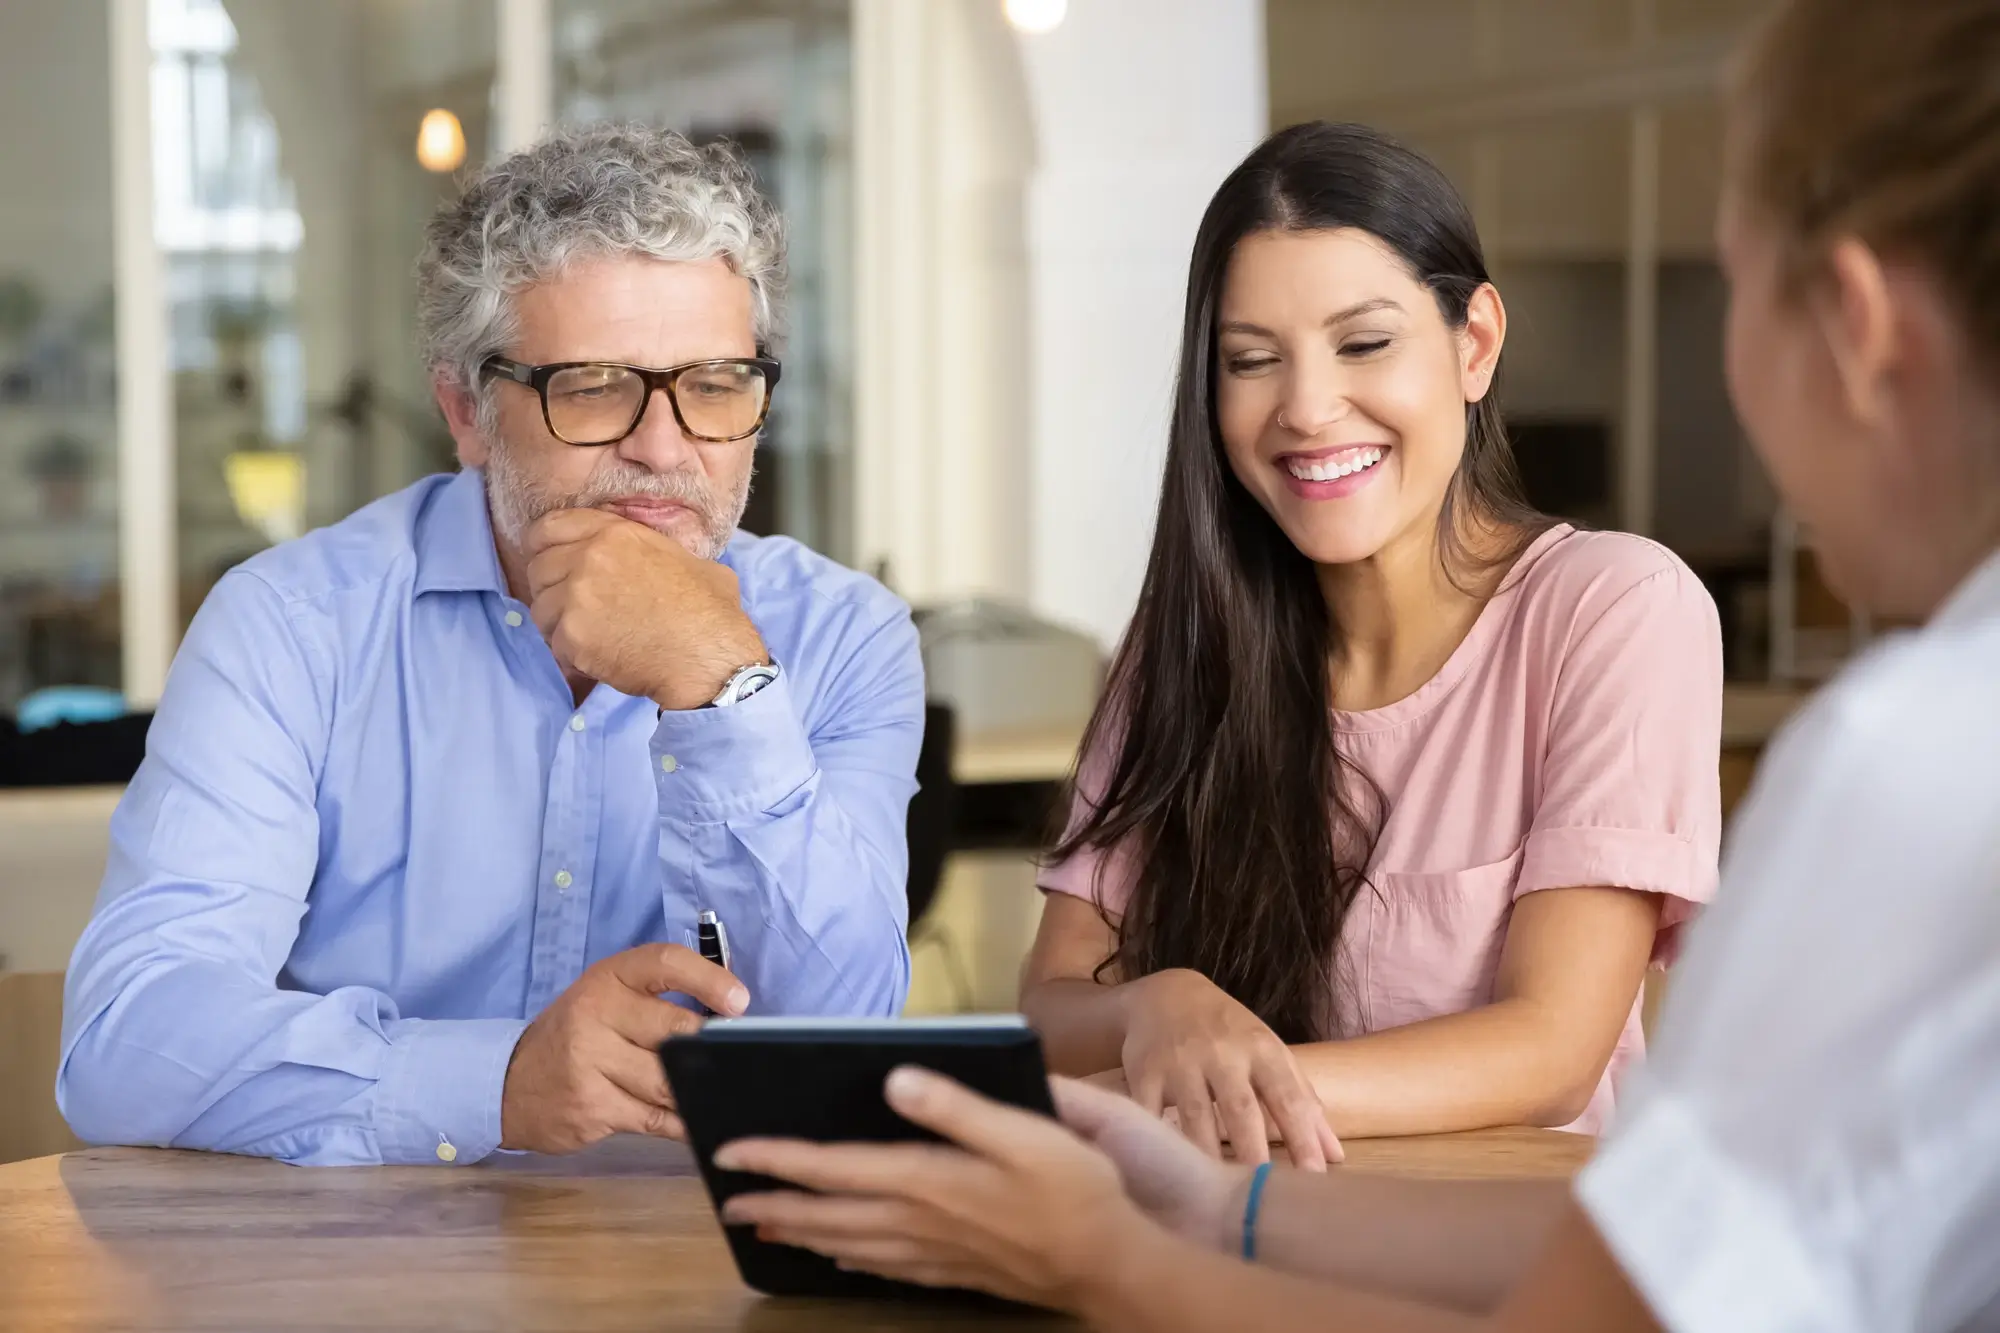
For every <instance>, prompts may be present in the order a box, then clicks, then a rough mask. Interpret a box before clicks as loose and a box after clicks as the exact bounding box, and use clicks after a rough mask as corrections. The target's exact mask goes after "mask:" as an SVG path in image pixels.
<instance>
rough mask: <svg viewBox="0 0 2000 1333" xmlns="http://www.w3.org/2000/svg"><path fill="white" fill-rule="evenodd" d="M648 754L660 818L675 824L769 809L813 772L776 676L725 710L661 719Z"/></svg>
mask: <svg viewBox="0 0 2000 1333" xmlns="http://www.w3.org/2000/svg"><path fill="white" fill-rule="evenodd" d="M652 750H653V780H654V783H655V785H656V786H657V787H658V789H659V794H660V817H661V818H662V819H668V820H674V821H676V822H680V823H690V824H701V823H719V822H721V821H723V820H727V819H732V818H736V817H738V816H742V815H748V814H761V813H764V812H767V811H770V810H772V809H773V808H775V807H776V806H778V805H779V804H781V803H782V802H783V801H784V800H785V798H786V797H788V796H790V795H791V794H792V793H793V792H796V791H798V790H799V788H801V787H803V786H805V785H806V784H807V783H809V782H811V781H812V779H813V775H814V774H815V773H817V772H818V771H819V769H818V765H817V763H816V762H815V760H814V759H813V751H812V742H811V741H810V740H809V739H808V738H807V736H806V729H805V724H804V723H803V722H801V721H800V720H799V715H798V713H797V711H796V710H795V709H793V707H792V689H791V678H790V677H789V676H786V675H784V674H783V673H782V672H781V673H780V674H779V676H778V678H777V679H776V680H774V681H772V682H771V683H770V684H769V685H766V686H765V687H764V688H763V689H761V690H759V691H757V693H755V694H753V695H751V696H750V697H749V698H748V699H745V700H744V701H743V702H742V703H739V704H732V705H731V706H730V707H728V708H690V709H686V710H684V711H678V712H665V713H662V714H661V715H660V722H659V725H658V726H657V727H655V728H654V729H653V742H652Z"/></svg>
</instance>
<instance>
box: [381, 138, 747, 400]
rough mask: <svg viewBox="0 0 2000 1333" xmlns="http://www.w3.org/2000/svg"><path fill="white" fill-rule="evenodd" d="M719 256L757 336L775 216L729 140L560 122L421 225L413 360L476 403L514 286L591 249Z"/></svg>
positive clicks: (506, 332) (511, 325)
mask: <svg viewBox="0 0 2000 1333" xmlns="http://www.w3.org/2000/svg"><path fill="white" fill-rule="evenodd" d="M605 254H626V255H649V256H651V257H652V258H655V259H667V260H675V261H681V262H694V261H699V260H703V259H712V258H715V257H716V256H718V255H719V256H721V257H722V258H723V259H725V260H727V261H728V263H729V265H730V267H732V268H733V269H735V270H736V271H737V272H738V273H741V274H742V275H743V276H744V277H745V278H747V279H749V282H750V294H751V303H752V305H751V308H752V318H753V321H754V328H755V332H756V337H757V342H758V344H759V346H760V347H765V348H772V347H774V345H775V343H776V342H777V339H778V337H779V334H780V332H781V326H782V322H783V319H782V317H783V303H784V285H785V234H784V224H783V222H782V220H781V219H780V218H779V216H778V213H777V210H776V209H775V208H773V207H772V206H771V202H770V201H769V200H768V199H766V198H765V197H764V195H763V194H762V193H760V192H759V191H758V189H757V184H756V180H755V178H754V176H753V175H752V173H751V170H750V165H749V163H748V162H746V161H745V160H744V159H743V156H742V154H741V153H739V152H738V151H737V150H736V149H735V148H734V147H732V146H730V145H728V144H720V143H718V144H710V145H707V146H705V147H699V148H698V147H696V146H695V145H694V144H692V143H690V142H688V140H687V139H686V138H684V137H683V136H681V135H679V134H676V133H674V132H673V131H672V130H659V129H652V128H649V127H647V126H644V125H592V126H589V127H587V128H583V129H572V130H560V131H557V132H556V133H554V134H551V135H549V136H548V137H547V138H545V139H543V140H542V141H541V142H540V143H537V144H535V145H534V146H533V147H531V148H525V149H523V150H521V151H520V152H518V153H514V154H512V155H511V156H509V157H507V158H505V159H504V160H502V161H500V162H498V163H496V164H495V165H494V166H492V167H490V168H488V169H487V170H486V171H485V172H483V173H482V174H481V175H480V176H479V177H478V178H476V179H475V180H474V181H473V182H472V183H471V184H470V185H469V186H468V187H467V188H466V190H465V192H464V193H463V194H461V195H460V196H459V197H458V199H457V200H456V201H455V202H453V203H451V204H448V205H446V206H445V207H443V208H441V209H439V210H438V212H437V215H436V216H435V217H433V218H432V219H431V222H430V225H429V226H428V227H426V228H425V231H424V253H423V257H422V258H421V259H420V260H419V261H418V263H417V325H418V331H419V338H420V339H421V343H422V349H423V356H424V362H425V364H426V365H427V366H428V367H429V369H430V371H431V373H432V374H433V375H434V376H437V377H438V378H440V379H443V380H445V381H446V382H447V383H450V384H453V385H456V386H458V387H460V388H463V389H467V390H470V391H471V392H473V393H474V394H475V395H476V396H478V397H479V398H480V399H481V400H482V402H483V400H484V398H485V395H484V394H482V393H480V391H479V390H480V381H479V368H480V366H481V365H483V364H484V363H485V361H486V359H487V358H488V357H491V356H496V355H498V354H500V353H501V352H503V351H505V350H506V347H507V345H508V343H509V342H511V341H512V339H513V337H514V334H515V332H516V324H515V315H514V309H513V301H512V300H511V299H510V298H511V297H512V296H513V294H514V293H515V292H518V291H520V290H522V289H523V288H525V287H529V286H532V285H534V284H535V283H537V282H541V281H543V280H545V279H547V278H550V277H553V276H554V275H555V274H557V273H559V272H561V271H562V269H563V267H564V266H565V265H566V264H568V263H569V262H570V261H571V260H573V259H578V258H583V257H586V256H593V255H605Z"/></svg>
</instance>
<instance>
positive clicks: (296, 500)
mask: <svg viewBox="0 0 2000 1333" xmlns="http://www.w3.org/2000/svg"><path fill="white" fill-rule="evenodd" d="M222 472H223V477H224V479H225V480H226V481H227V482H228V483H229V502H230V503H231V504H233V505H235V506H236V513H237V516H238V517H239V518H241V519H242V520H243V521H244V523H246V524H247V525H249V526H250V527H252V528H255V529H256V530H257V531H258V532H261V533H262V534H264V537H265V539H266V540H267V541H270V542H272V543H274V544H275V543H277V542H283V541H290V540H291V539H292V538H294V537H296V536H298V535H299V534H301V533H303V532H304V531H305V510H306V461H305V459H303V458H301V457H299V455H297V454H295V453H289V452H286V451H284V450H281V449H245V450H242V451H240V452H238V453H233V454H231V455H229V457H228V458H226V459H224V460H223V464H222Z"/></svg>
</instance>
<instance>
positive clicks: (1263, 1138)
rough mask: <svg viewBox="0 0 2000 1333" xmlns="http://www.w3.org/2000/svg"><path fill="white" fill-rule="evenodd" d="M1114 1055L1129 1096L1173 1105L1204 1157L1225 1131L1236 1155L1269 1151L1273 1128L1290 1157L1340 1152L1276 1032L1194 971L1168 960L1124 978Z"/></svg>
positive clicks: (1304, 1161)
mask: <svg viewBox="0 0 2000 1333" xmlns="http://www.w3.org/2000/svg"><path fill="white" fill-rule="evenodd" d="M1125 989H1126V991H1127V992H1128V995H1127V999H1126V1004H1127V1006H1128V1007H1127V1011H1126V1019H1125V1045H1124V1050H1123V1052H1122V1054H1121V1059H1122V1061H1123V1064H1124V1069H1125V1080H1126V1082H1127V1083H1128V1084H1129V1085H1130V1087H1131V1089H1132V1097H1133V1100H1135V1101H1137V1102H1138V1103H1139V1105H1140V1106H1142V1107H1144V1108H1145V1109H1146V1110H1148V1111H1150V1112H1152V1113H1153V1114H1154V1115H1159V1114H1162V1113H1163V1112H1164V1111H1165V1109H1166V1108H1167V1107H1170V1106H1171V1107H1172V1108H1173V1109H1174V1111H1175V1113H1176V1114H1177V1116H1178V1117H1179V1120H1180V1127H1181V1132H1182V1133H1183V1134H1185V1135H1187V1136H1188V1138H1189V1140H1191V1141H1192V1142H1193V1143H1194V1144H1195V1146H1196V1147H1198V1148H1200V1149H1201V1150H1202V1151H1204V1152H1206V1153H1208V1154H1209V1155H1210V1156H1211V1157H1220V1156H1221V1155H1222V1140H1223V1139H1224V1138H1225V1137H1226V1138H1227V1139H1228V1140H1229V1142H1230V1145H1231V1146H1232V1147H1233V1148H1234V1149H1235V1154H1236V1160H1237V1161H1239V1162H1250V1163H1256V1162H1262V1161H1264V1160H1266V1158H1268V1157H1269V1156H1270V1148H1269V1144H1270V1139H1271V1134H1272V1131H1273V1130H1276V1131H1277V1133H1278V1135H1279V1136H1280V1137H1282V1138H1283V1139H1284V1141H1285V1148H1286V1151H1287V1152H1289V1153H1290V1155H1291V1159H1292V1163H1293V1165H1295V1166H1300V1167H1303V1168H1305V1169H1306V1170H1308V1171H1323V1170H1325V1169H1326V1164H1327V1163H1328V1162H1338V1161H1339V1160H1340V1159H1341V1150H1340V1142H1339V1140H1338V1139H1337V1138H1335V1137H1334V1133H1333V1128H1332V1126H1330V1125H1329V1124H1327V1120H1326V1111H1325V1110H1324V1109H1323V1108H1322V1107H1321V1106H1320V1102H1319V1095H1318V1094H1317V1093H1316V1092H1314V1091H1313V1087H1312V1083H1311V1082H1310V1081H1309V1080H1308V1079H1307V1078H1306V1076H1305V1073H1304V1071H1302V1070H1301V1069H1300V1068H1299V1066H1298V1062H1297V1061H1296V1060H1295V1059H1293V1058H1292V1052H1291V1049H1290V1048H1289V1047H1287V1046H1286V1045H1285V1043H1284V1042H1282V1041H1280V1040H1279V1039H1278V1034H1277V1033H1275V1032H1273V1031H1271V1029H1270V1028H1269V1027H1268V1026H1267V1025H1266V1024H1265V1023H1264V1021H1263V1020H1262V1019H1260V1018H1258V1017H1257V1015H1255V1014H1253V1013H1251V1012H1250V1011H1249V1010H1248V1009H1246V1008H1245V1007H1244V1006H1243V1005H1241V1004H1239V1003H1238V1002H1237V1001H1235V1000H1234V999H1231V998H1230V996H1229V995H1228V994H1226V993H1225V992H1224V991H1223V990H1222V988H1221V987H1219V986H1217V985H1216V984H1215V983H1214V982H1212V981H1210V980H1209V979H1208V978H1207V977H1205V976H1202V975H1201V974H1200V973H1199V972H1193V971H1189V970H1187V969H1185V968H1171V969H1169V970H1167V971H1164V972H1155V973H1153V974H1152V975H1151V976H1147V977H1141V978H1140V979H1139V980H1137V981H1133V982H1130V983H1128V984H1127V986H1126V988H1125Z"/></svg>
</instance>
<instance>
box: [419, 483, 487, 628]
mask: <svg viewBox="0 0 2000 1333" xmlns="http://www.w3.org/2000/svg"><path fill="white" fill-rule="evenodd" d="M427 592H491V593H499V594H501V595H502V596H504V595H505V594H506V583H505V582H504V581H503V580H502V579H501V577H500V554H499V552H498V551H497V550H495V549H494V546H493V519H492V517H491V516H490V515H489V514H488V512H487V509H486V477H485V474H484V473H482V472H481V471H480V470H479V469H478V468H466V469H464V470H463V471H461V472H460V473H459V474H458V475H457V476H455V477H453V478H452V479H451V480H450V481H447V482H446V483H445V484H444V485H442V486H440V487H439V488H438V490H437V493H436V495H435V496H434V497H433V498H432V500H431V502H430V504H429V505H427V506H425V508H424V512H423V514H422V515H421V516H420V517H419V518H418V519H417V582H416V595H417V596H419V597H421V596H422V595H423V594H425V593H427Z"/></svg>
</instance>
